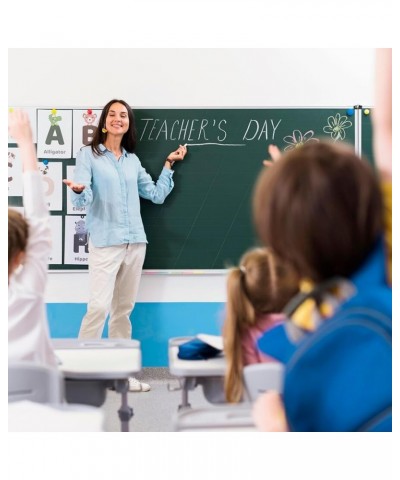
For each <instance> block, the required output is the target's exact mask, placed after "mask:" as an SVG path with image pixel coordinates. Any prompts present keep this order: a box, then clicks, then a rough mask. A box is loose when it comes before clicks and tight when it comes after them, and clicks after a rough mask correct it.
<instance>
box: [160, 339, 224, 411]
mask: <svg viewBox="0 0 400 480" xmlns="http://www.w3.org/2000/svg"><path fill="white" fill-rule="evenodd" d="M192 338H193V337H174V338H171V339H169V342H168V364H169V371H170V373H171V374H172V375H175V376H177V377H179V383H180V388H181V389H182V403H181V404H180V405H179V407H178V409H179V410H180V409H182V408H189V407H190V403H189V390H193V389H194V388H196V387H197V386H198V385H202V386H203V391H204V394H205V396H206V398H207V400H208V401H210V402H211V403H224V402H225V400H224V395H223V380H224V375H225V368H226V363H225V357H224V356H223V354H221V355H218V356H217V357H214V358H210V359H208V360H181V359H180V358H178V349H179V345H180V344H181V343H184V342H187V341H188V340H191V339H192ZM171 390H172V389H171Z"/></svg>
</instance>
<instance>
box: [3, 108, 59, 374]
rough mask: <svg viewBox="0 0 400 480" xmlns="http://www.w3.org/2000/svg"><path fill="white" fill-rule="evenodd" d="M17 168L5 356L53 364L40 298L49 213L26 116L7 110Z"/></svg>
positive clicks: (10, 222)
mask: <svg viewBox="0 0 400 480" xmlns="http://www.w3.org/2000/svg"><path fill="white" fill-rule="evenodd" d="M8 129H9V134H10V135H11V136H12V137H13V138H14V140H15V141H16V142H17V144H18V147H19V151H20V155H21V159H22V166H23V182H24V209H25V218H24V217H23V216H22V215H20V214H19V213H18V212H16V211H15V210H12V209H10V208H9V209H8V358H9V360H32V361H33V362H37V363H42V364H46V365H54V366H55V365H56V364H57V362H56V358H55V356H54V353H53V349H52V346H51V343H50V339H49V331H48V324H47V317H46V309H45V302H44V291H45V286H46V280H47V263H48V256H49V254H50V251H51V231H50V217H49V212H48V209H47V206H46V204H45V200H44V193H43V185H42V184H43V181H42V178H41V174H40V172H39V170H38V164H37V159H36V152H35V148H34V145H33V140H32V131H31V126H30V123H29V118H28V115H27V114H26V113H25V112H21V111H15V112H12V113H10V114H9V127H8Z"/></svg>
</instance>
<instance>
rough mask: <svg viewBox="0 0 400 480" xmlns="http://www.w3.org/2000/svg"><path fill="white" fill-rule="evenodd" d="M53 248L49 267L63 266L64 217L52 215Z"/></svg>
mask: <svg viewBox="0 0 400 480" xmlns="http://www.w3.org/2000/svg"><path fill="white" fill-rule="evenodd" d="M50 228H51V241H52V248H51V253H50V255H49V261H48V263H49V265H61V264H62V216H61V215H52V216H51V217H50Z"/></svg>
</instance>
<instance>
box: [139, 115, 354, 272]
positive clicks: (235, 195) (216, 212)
mask: <svg viewBox="0 0 400 480" xmlns="http://www.w3.org/2000/svg"><path fill="white" fill-rule="evenodd" d="M344 117H347V118H346V119H345V118H344ZM336 120H339V122H338V125H339V126H340V124H342V123H343V122H344V121H345V120H348V121H349V122H351V125H350V124H349V123H346V128H339V129H336V130H334V128H332V129H331V128H330V127H329V125H336V123H335V121H336ZM136 121H137V128H138V134H139V135H138V138H139V142H138V147H137V154H138V156H139V158H140V159H141V162H142V164H143V166H144V167H145V168H146V169H147V170H148V171H149V172H150V173H151V174H152V175H153V177H154V178H156V177H157V176H158V174H159V172H160V165H161V164H162V161H163V159H164V158H165V156H166V154H167V153H169V152H170V151H172V150H174V149H175V148H176V147H177V146H178V145H179V144H187V145H188V154H187V156H186V158H185V160H184V161H183V162H182V163H181V164H178V165H176V166H175V167H174V169H175V174H174V181H175V188H174V190H173V191H172V192H171V194H170V196H169V197H168V198H167V199H166V201H165V203H164V204H163V205H162V206H160V205H154V204H152V203H151V202H148V201H142V216H143V221H144V224H145V230H146V233H147V237H148V241H149V244H148V250H147V255H146V261H145V265H144V268H146V269H223V268H227V267H229V266H230V265H232V264H236V263H237V261H238V259H239V257H240V256H241V255H242V253H243V252H244V251H245V250H246V249H247V248H249V247H251V246H254V245H256V244H257V238H256V235H255V233H254V229H253V226H252V217H251V197H252V190H253V186H254V183H255V180H256V178H257V176H258V174H259V172H260V170H261V169H263V168H265V167H263V164H262V161H263V160H264V159H265V158H267V146H268V144H269V143H274V144H276V145H278V147H280V148H281V149H282V150H284V149H285V148H295V146H296V145H297V144H299V143H301V142H305V141H313V139H315V138H324V137H325V138H326V137H329V138H333V137H334V138H336V139H338V140H339V139H340V140H343V138H344V141H347V142H349V143H351V144H353V145H354V117H351V116H348V115H347V113H346V109H331V108H329V109H328V108H326V109H325V108H302V109H297V108H296V109H294V108H285V109H264V108H257V109H246V108H240V109H239V108H235V109H184V110H183V109H154V110H150V109H149V110H138V111H136ZM324 127H325V131H324Z"/></svg>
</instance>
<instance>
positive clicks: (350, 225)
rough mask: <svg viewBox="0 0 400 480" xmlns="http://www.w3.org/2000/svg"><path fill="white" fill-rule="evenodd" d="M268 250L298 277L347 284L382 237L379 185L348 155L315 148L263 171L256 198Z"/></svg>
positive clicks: (334, 147) (345, 150)
mask: <svg viewBox="0 0 400 480" xmlns="http://www.w3.org/2000/svg"><path fill="white" fill-rule="evenodd" d="M253 214H254V222H255V226H256V229H257V231H258V234H259V236H260V238H261V240H262V241H263V243H264V244H265V245H267V246H269V247H271V248H272V250H273V251H274V253H275V254H276V255H277V256H278V257H279V258H280V259H281V260H283V261H285V262H287V263H288V264H289V265H290V266H291V267H292V268H293V269H294V270H295V271H296V272H297V273H298V274H299V275H300V276H302V277H308V278H310V279H311V280H313V281H315V282H320V281H322V280H326V279H328V278H331V277H334V276H342V277H349V276H350V275H352V274H353V273H354V272H355V271H356V270H357V269H358V268H359V267H360V266H361V264H362V263H363V261H364V260H365V258H366V257H367V255H368V254H369V253H370V252H371V251H372V250H373V248H374V246H375V244H376V242H377V239H378V237H379V236H380V235H382V234H383V212H382V198H381V192H380V188H379V183H378V179H377V178H376V176H375V174H374V172H373V170H372V168H371V167H370V166H369V165H368V163H367V162H366V161H363V160H361V159H360V158H359V157H358V156H356V155H355V153H354V151H353V150H352V149H350V147H347V146H344V145H343V144H342V145H338V144H331V143H328V142H318V143H317V142H313V143H308V144H307V143H306V144H305V145H303V146H301V147H299V148H296V149H293V150H290V151H288V152H287V153H286V154H284V155H283V157H282V159H281V160H279V161H278V162H277V163H276V164H275V165H273V166H272V167H270V168H268V169H265V171H263V172H262V173H261V174H260V176H259V178H258V181H257V183H256V186H255V191H254V197H253Z"/></svg>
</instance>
